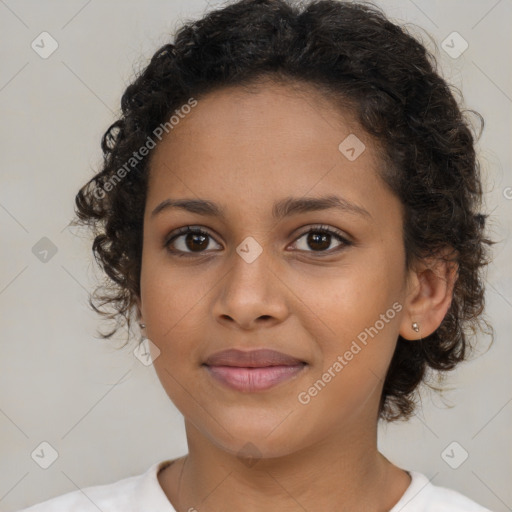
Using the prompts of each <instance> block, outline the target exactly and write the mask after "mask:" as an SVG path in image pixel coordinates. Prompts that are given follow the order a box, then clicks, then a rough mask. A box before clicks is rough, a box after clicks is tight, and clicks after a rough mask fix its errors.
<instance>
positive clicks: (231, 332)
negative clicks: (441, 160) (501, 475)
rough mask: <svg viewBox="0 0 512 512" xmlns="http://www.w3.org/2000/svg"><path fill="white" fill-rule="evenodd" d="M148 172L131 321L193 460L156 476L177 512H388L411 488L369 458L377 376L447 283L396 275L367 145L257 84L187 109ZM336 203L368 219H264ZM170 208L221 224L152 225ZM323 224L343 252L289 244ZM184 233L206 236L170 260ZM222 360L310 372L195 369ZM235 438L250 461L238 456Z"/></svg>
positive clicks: (431, 276)
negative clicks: (267, 385) (203, 210)
mask: <svg viewBox="0 0 512 512" xmlns="http://www.w3.org/2000/svg"><path fill="white" fill-rule="evenodd" d="M351 133H354V134H356V135H357V137H358V138H359V139H360V140H361V141H363V143H364V144H365V146H366V149H365V151H364V152H363V153H362V154H361V155H360V156H359V157H358V158H357V159H356V160H354V161H350V160H349V159H347V158H346V157H345V156H344V155H343V154H342V153H341V152H340V150H339V149H338V146H339V144H340V142H341V141H343V140H344V139H345V138H346V137H347V136H348V135H349V134H351ZM151 159H152V160H151V166H150V171H151V172H150V179H149V185H148V195H147V203H146V210H145V216H144V239H143V254H142V271H141V296H140V298H139V300H138V308H139V318H140V321H141V322H144V323H145V324H146V329H145V335H146V336H147V337H148V338H149V339H150V340H151V342H152V343H153V344H154V345H155V346H156V347H158V350H159V351H160V353H159V355H158V357H156V358H155V355H156V351H155V350H154V349H153V350H152V356H153V359H154V367H155V370H156V372H157V375H158V378H159V379H160V382H161V383H162V385H163V387H164V389H165V391H166V393H167V394H168V396H169V397H170V399H171V400H172V401H173V402H174V404H175V405H176V407H177V408H178V409H179V410H180V411H181V413H182V414H183V416H184V418H185V427H186V434H187V441H188V448H189V453H188V455H187V456H186V457H182V458H180V459H177V460H175V461H174V463H173V464H171V465H169V466H168V467H167V468H165V469H164V470H162V471H161V472H160V473H159V475H158V479H159V483H160V485H161V486H162V489H163V490H164V492H165V494H166V495H167V497H168V498H169V500H170V502H171V503H172V505H173V506H174V508H176V510H178V511H187V510H189V509H190V508H191V507H194V508H196V509H197V510H201V511H205V512H207V511H220V510H235V509H237V508H238V509H243V510H245V511H248V512H251V511H261V510H279V511H281V512H283V511H284V512H286V511H303V510H308V511H315V510H322V511H337V512H339V511H340V510H343V511H352V512H354V511H359V510H361V511H362V510H375V511H387V510H389V509H391V508H392V507H393V505H395V504H396V503H397V502H398V501H399V499H400V497H401V496H402V495H403V493H404V492H405V491H406V489H407V487H408V486H409V484H410V477H409V475H408V474H407V473H406V472H405V471H403V470H402V469H400V468H398V467H397V466H395V465H394V464H392V463H391V462H390V461H388V460H387V459H386V458H385V457H384V456H383V455H382V454H380V453H379V452H378V450H377V413H378V405H379V399H380V396H381V393H382V385H383V382H384V377H385V374H386V371H387V368H388V366H389V363H390V361H391V358H392V355H393V351H394V349H395V345H396V342H397V337H398V335H399V334H400V335H402V336H403V337H404V338H406V339H409V340H411V343H414V340H415V339H418V338H419V337H420V336H421V337H426V336H428V335H429V334H430V333H432V332H433V331H434V330H435V329H436V328H437V327H438V326H439V325H440V323H441V321H442V320H443V318H444V316H445V314H446V312H447V310H448V308H449V306H450V302H451V297H452V290H453V281H454V276H455V272H456V270H455V269H454V268H451V269H450V268H448V267H447V266H446V265H445V264H444V263H442V262H441V261H439V262H438V261H434V260H433V261H429V262H420V263H418V264H417V265H416V266H415V268H414V269H413V270H412V271H410V272H406V269H405V249H404V246H403V240H402V222H403V210H402V205H401V203H400V200H399V199H398V198H397V197H396V196H395V195H394V194H393V193H392V192H391V191H390V190H389V189H388V188H387V187H386V186H385V184H384V182H383V181H382V180H381V179H380V177H379V176H378V174H377V168H378V166H379V164H380V160H379V155H378V151H377V149H376V145H375V143H374V141H372V140H371V139H370V138H369V136H368V135H367V134H365V132H364V131H363V130H362V129H361V128H360V127H359V126H358V124H357V123H356V122H355V120H354V119H353V118H352V117H351V116H350V115H349V113H348V112H346V113H343V112H340V111H339V110H335V108H334V106H333V105H332V104H330V103H329V100H328V99H326V98H324V97H322V96H320V95H319V93H317V92H315V91H313V90H310V89H308V88H307V87H305V86H303V87H297V84H295V87H292V86H291V85H289V84H283V83H280V84H277V83H267V84H264V85H262V86H261V87H260V88H258V90H257V91H256V92H252V93H249V92H246V91H244V90H242V89H240V88H227V89H223V90H220V91H216V92H214V93H210V94H209V95H207V96H205V97H203V98H201V99H200V100H199V101H198V105H197V106H196V107H194V108H193V109H192V111H191V113H189V114H188V115H187V116H186V117H185V118H184V119H182V120H181V121H180V122H179V124H178V125H176V126H175V127H174V129H173V130H172V131H171V132H169V134H168V135H166V136H165V137H164V138H163V139H162V141H161V142H160V143H159V144H158V145H157V147H156V148H155V149H154V150H153V153H152V155H151ZM270 185H271V186H270ZM332 194H335V195H338V196H342V197H343V198H344V199H346V200H348V201H350V202H352V203H355V204H357V205H358V206H360V207H362V208H364V209H365V210H367V211H368V213H369V214H370V215H369V216H364V215H355V214H352V213H347V212H340V211H337V210H335V209H331V210H324V211H316V212H307V213H297V214H294V215H293V216H291V217H289V218H285V219H282V220H280V221H276V220H274V219H273V218H272V215H271V212H272V205H273V203H274V202H275V201H278V200H280V199H283V198H285V197H289V196H293V197H303V196H307V197H320V196H325V195H332ZM168 198H173V199H178V198H193V199H208V200H210V201H213V202H215V203H218V204H219V205H220V206H221V207H223V208H225V211H226V218H225V219H224V220H222V219H220V218H215V217H212V216H202V215H199V214H197V213H190V212H186V211H181V210H177V209H168V210H165V211H163V212H161V213H160V214H159V215H156V216H154V217H152V216H151V212H152V211H153V209H154V208H155V207H156V206H157V205H158V204H160V203H161V202H162V201H164V200H165V199H168ZM319 224H321V225H325V226H328V227H329V228H330V229H334V230H336V229H337V230H339V231H340V232H341V234H342V236H344V237H345V238H346V239H347V240H349V241H351V242H352V244H351V245H346V246H345V245H343V244H342V243H341V242H340V241H338V240H337V239H336V238H335V237H334V236H331V237H329V236H328V237H327V242H326V246H325V247H326V248H325V249H320V250H319V249H318V245H315V244H314V243H313V244H311V243H308V236H307V235H305V236H304V235H303V234H304V233H305V232H306V231H307V230H308V228H309V227H310V226H314V225H319ZM184 226H198V227H201V228H202V229H203V230H206V231H208V232H209V234H210V235H211V237H209V238H207V239H206V242H205V243H204V245H202V246H201V245H200V247H202V248H203V252H200V251H201V249H196V252H194V250H191V249H190V246H191V245H190V244H189V245H188V246H187V245H186V243H185V242H186V240H187V235H186V234H185V235H182V236H180V237H179V238H178V239H177V240H175V241H174V243H173V246H174V248H175V249H181V250H182V251H185V252H188V254H189V255H190V257H182V258H180V257H177V256H175V255H173V254H172V253H170V252H169V250H168V249H167V248H165V246H164V245H165V241H166V238H167V239H168V238H169V235H170V234H171V233H172V232H173V231H175V230H176V229H177V228H181V227H184ZM188 236H189V240H190V235H188ZM249 236H250V237H253V238H254V239H255V240H257V242H258V243H259V245H260V246H261V248H262V253H261V254H260V255H259V256H258V257H257V258H256V259H255V260H254V261H253V262H252V263H248V262H247V261H245V260H244V259H243V258H242V257H240V256H239V254H238V253H237V252H236V248H237V247H238V246H239V245H240V244H241V242H242V241H243V240H244V239H245V238H246V237H249ZM329 240H330V243H329ZM192 242H193V240H192ZM336 249H339V250H336ZM197 251H199V252H197ZM322 251H323V252H322ZM327 253H330V254H327ZM322 254H324V256H322ZM396 302H398V303H399V304H400V305H401V306H402V308H401V310H400V311H399V312H397V313H396V314H395V316H394V318H392V319H389V321H388V322H387V323H385V326H384V328H382V329H381V330H379V332H378V334H377V335H374V337H373V338H370V337H369V341H368V343H367V345H366V346H364V348H363V349H362V350H361V351H360V352H359V353H358V354H357V355H355V356H354V357H353V359H352V360H351V361H349V362H348V364H347V365H346V366H344V368H343V370H342V371H341V372H339V373H337V374H336V376H335V377H334V378H332V380H331V381H330V382H329V383H328V384H327V385H326V386H325V387H324V388H323V389H322V390H321V392H319V393H318V394H317V395H316V396H315V397H314V398H312V399H311V401H310V402H309V403H308V404H306V405H304V404H302V403H300V402H299V401H298V394H299V393H300V392H304V391H307V390H308V388H310V387H311V386H312V384H313V383H314V382H316V381H317V380H318V379H320V378H321V377H322V374H324V372H326V371H327V369H328V368H329V367H332V365H333V363H334V362H335V361H336V360H337V357H338V356H339V355H343V354H344V353H345V352H346V351H347V350H348V349H349V348H350V345H351V343H352V341H353V340H355V339H356V338H357V335H358V334H359V333H361V332H362V331H364V329H365V328H368V327H369V326H373V325H374V324H375V323H376V321H377V320H379V318H381V317H380V315H381V314H385V313H386V311H387V310H389V309H390V308H391V307H392V305H393V303H396ZM414 321H415V322H418V323H419V325H420V332H419V333H418V332H415V331H414V330H413V329H412V326H411V323H412V322H414ZM232 347H236V348H241V349H253V348H272V349H275V350H279V351H281V352H284V353H286V354H290V355H292V356H294V357H297V358H298V359H301V360H303V361H305V362H307V366H306V368H305V370H304V371H303V372H302V373H301V374H299V375H297V376H296V377H295V378H292V379H291V380H288V381H285V382H283V383H280V384H279V385H278V386H275V387H273V388H271V389H269V390H267V391H263V392H256V393H242V392H239V391H235V390H231V389H228V388H226V387H224V386H223V385H222V384H220V383H217V382H216V381H214V380H213V379H212V378H211V377H210V376H209V374H208V373H207V371H206V370H205V368H204V367H203V366H202V363H203V362H204V360H205V359H206V358H207V357H208V356H209V355H211V354H213V353H214V352H217V351H219V350H223V349H226V348H232ZM249 441H250V442H251V443H252V445H254V447H255V450H256V453H257V457H256V459H255V460H254V461H252V462H251V460H250V459H244V457H243V456H242V455H243V454H246V453H247V450H248V448H247V443H248V442H249Z"/></svg>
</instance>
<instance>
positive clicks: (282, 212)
mask: <svg viewBox="0 0 512 512" xmlns="http://www.w3.org/2000/svg"><path fill="white" fill-rule="evenodd" d="M168 209H180V210H185V211H187V212H191V213H196V214H198V215H204V216H212V217H218V218H221V219H225V210H224V209H223V208H222V207H221V206H219V205H218V204H216V203H214V202H213V201H208V200H206V199H166V200H165V201H162V202H161V203H160V204H159V205H158V206H157V207H156V208H155V209H154V210H153V211H152V212H151V218H154V217H155V216H156V215H158V214H159V213H161V212H163V211H165V210H168ZM330 209H336V210H339V211H341V212H343V213H349V214H352V215H359V216H363V217H368V218H370V219H371V218H372V216H371V215H370V213H369V212H368V211H367V210H365V209H364V208H362V207H361V206H358V205H356V204H354V203H351V202H349V201H347V200H346V199H343V198H341V197H338V196H332V195H331V196H325V197H297V198H295V197H287V198H285V199H281V200H280V201H277V202H276V203H274V206H273V208H272V217H273V218H274V219H276V220H280V219H283V218H285V217H290V216H292V215H295V214H299V213H307V212H315V211H321V210H330Z"/></svg>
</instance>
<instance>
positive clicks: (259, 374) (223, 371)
mask: <svg viewBox="0 0 512 512" xmlns="http://www.w3.org/2000/svg"><path fill="white" fill-rule="evenodd" d="M305 366H306V365H305V364H299V365H295V366H266V367H263V368H242V367H239V366H206V369H207V370H208V372H209V373H210V375H211V376H212V377H213V378H215V379H217V380H218V381H220V382H222V383H223V384H225V385H227V386H228V387H230V388H232V389H236V390H237V391H245V392H254V391H264V390H266V389H269V388H272V387H274V386H276V385H277V384H280V383H281V382H284V381H286V380H289V379H291V378H293V377H295V376H296V375H297V374H298V373H300V372H301V371H302V370H303V369H304V368H305Z"/></svg>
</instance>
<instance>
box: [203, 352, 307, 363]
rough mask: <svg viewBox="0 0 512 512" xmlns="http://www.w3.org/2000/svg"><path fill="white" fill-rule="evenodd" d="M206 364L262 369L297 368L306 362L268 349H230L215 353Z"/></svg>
mask: <svg viewBox="0 0 512 512" xmlns="http://www.w3.org/2000/svg"><path fill="white" fill-rule="evenodd" d="M204 364H206V365H207V366H239V367H250V368H261V367H265V366H295V365H298V364H304V361H301V360H300V359H296V358H295V357H292V356H290V355H287V354H283V353H282V352H277V351H276V350H271V349H266V348H263V349H258V350H249V351H244V350H238V349H236V348H230V349H228V350H222V351H221V352H215V353H214V354H212V355H211V356H209V357H208V359H206V361H205V363H204Z"/></svg>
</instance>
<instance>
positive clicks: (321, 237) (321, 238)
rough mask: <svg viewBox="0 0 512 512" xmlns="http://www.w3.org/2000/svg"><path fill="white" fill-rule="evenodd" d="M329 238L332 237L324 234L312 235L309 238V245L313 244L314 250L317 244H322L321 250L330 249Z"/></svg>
mask: <svg viewBox="0 0 512 512" xmlns="http://www.w3.org/2000/svg"><path fill="white" fill-rule="evenodd" d="M329 236H330V235H328V234H326V233H322V234H319V233H310V234H309V236H308V243H310V244H311V243H312V244H313V247H312V248H313V249H314V248H315V247H314V244H316V243H320V244H321V247H320V249H327V248H328V247H329V242H328V241H327V238H328V237H329ZM322 242H323V243H322Z"/></svg>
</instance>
